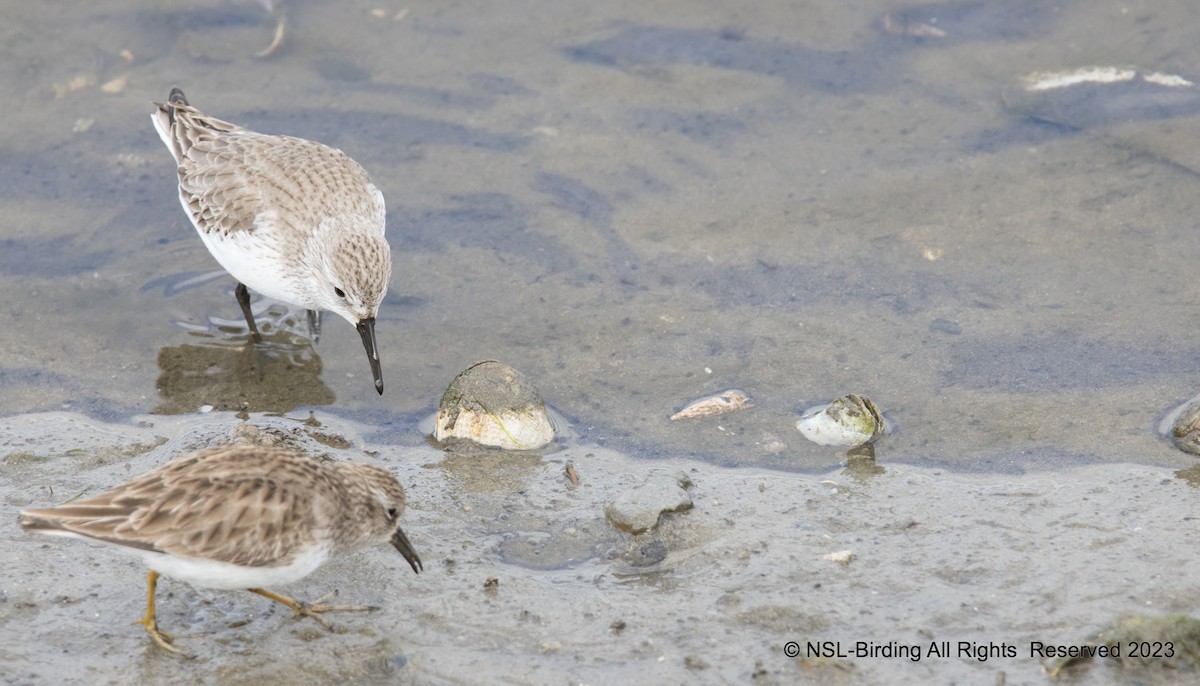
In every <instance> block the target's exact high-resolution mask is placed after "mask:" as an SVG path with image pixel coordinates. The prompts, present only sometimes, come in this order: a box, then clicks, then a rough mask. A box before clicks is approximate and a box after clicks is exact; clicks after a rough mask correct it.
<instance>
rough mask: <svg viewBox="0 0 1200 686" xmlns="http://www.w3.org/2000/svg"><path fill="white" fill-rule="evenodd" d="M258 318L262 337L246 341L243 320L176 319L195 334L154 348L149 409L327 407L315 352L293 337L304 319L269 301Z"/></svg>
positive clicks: (302, 328)
mask: <svg viewBox="0 0 1200 686" xmlns="http://www.w3.org/2000/svg"><path fill="white" fill-rule="evenodd" d="M265 314H266V316H265V317H264V318H263V319H260V320H259V329H260V331H261V332H262V337H263V342H262V343H261V344H259V345H254V344H253V343H251V341H250V333H249V331H248V330H247V329H246V326H245V323H244V322H242V321H240V320H238V321H233V320H221V319H215V318H210V320H209V325H208V326H197V325H194V324H182V323H181V324H180V325H181V326H183V327H184V328H186V329H188V331H189V333H190V334H191V335H192V336H194V337H195V338H196V339H198V340H197V342H195V343H184V344H182V345H175V346H167V347H165V348H162V349H161V350H159V352H158V368H159V375H158V381H157V384H156V385H157V386H158V392H159V394H160V396H161V398H162V402H161V403H160V404H159V405H158V407H156V408H154V410H153V412H154V413H155V414H186V413H191V412H197V411H199V410H200V409H201V408H205V409H207V408H208V407H211V408H212V409H213V410H228V411H246V412H290V411H291V410H294V409H295V408H297V407H303V406H312V405H329V404H332V403H333V402H334V400H335V399H336V396H335V395H334V393H333V391H332V390H330V388H329V387H328V386H326V385H325V384H324V383H323V382H322V381H321V379H320V376H321V369H322V364H321V358H320V356H319V355H317V353H316V351H314V350H313V347H312V342H311V341H310V340H309V339H308V337H307V336H303V335H301V334H300V333H299V332H300V331H305V330H306V329H305V327H306V326H307V324H306V322H305V320H302V319H301V318H298V317H297V316H296V315H295V313H293V312H291V311H289V310H287V309H285V308H281V307H271V308H270V309H268V310H267V312H266V313H265Z"/></svg>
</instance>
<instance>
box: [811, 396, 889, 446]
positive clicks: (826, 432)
mask: <svg viewBox="0 0 1200 686" xmlns="http://www.w3.org/2000/svg"><path fill="white" fill-rule="evenodd" d="M796 429H797V430H799V431H800V433H802V434H804V437H805V438H807V439H808V440H810V441H812V442H813V443H816V444H818V445H833V446H839V447H845V448H852V447H856V446H860V445H866V444H867V443H871V442H873V441H874V440H875V439H877V438H879V436H880V435H881V434H883V430H884V422H883V415H882V414H880V412H879V409H878V408H876V407H875V403H873V402H871V399H870V398H868V397H866V396H861V395H856V394H854V393H850V394H848V395H844V396H842V397H840V398H838V399H837V400H835V401H833V402H832V403H830V404H828V405H822V406H820V407H814V408H812V409H810V410H809V411H808V412H807V413H805V415H804V416H803V417H801V418H800V419H799V420H798V421H797V422H796Z"/></svg>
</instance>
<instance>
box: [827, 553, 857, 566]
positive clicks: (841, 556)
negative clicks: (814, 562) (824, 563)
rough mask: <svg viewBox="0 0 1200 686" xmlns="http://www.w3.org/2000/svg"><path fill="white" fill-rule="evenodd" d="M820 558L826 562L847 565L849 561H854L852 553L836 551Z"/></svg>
mask: <svg viewBox="0 0 1200 686" xmlns="http://www.w3.org/2000/svg"><path fill="white" fill-rule="evenodd" d="M822 557H824V558H825V559H826V560H829V561H830V562H837V563H839V564H843V565H848V564H850V561H851V560H853V559H854V551H852V550H838V551H836V552H832V553H829V554H827V555H823V556H822Z"/></svg>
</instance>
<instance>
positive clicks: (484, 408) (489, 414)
mask: <svg viewBox="0 0 1200 686" xmlns="http://www.w3.org/2000/svg"><path fill="white" fill-rule="evenodd" d="M433 437H434V438H435V439H436V440H437V441H438V442H439V443H442V444H445V445H453V444H454V443H455V442H458V441H469V442H471V443H474V444H478V445H483V446H488V447H494V448H503V449H505V450H534V449H537V448H541V447H543V446H545V445H547V444H549V443H550V442H551V441H553V440H554V425H553V424H552V423H551V421H550V416H549V414H548V413H547V412H546V405H545V403H543V402H542V396H541V394H540V393H538V390H537V388H536V387H535V386H534V385H533V384H531V383H529V382H528V381H527V380H526V379H525V378H524V377H523V376H522V375H521V374H520V373H519V372H517V370H515V369H513V368H512V367H509V366H508V365H506V364H503V363H500V362H496V361H495V360H487V361H484V362H477V363H475V364H473V365H471V366H470V367H468V368H467V369H466V370H464V371H462V372H461V373H460V374H459V375H458V376H456V377H454V380H453V381H451V382H450V385H449V386H448V387H447V388H446V392H445V393H444V394H443V395H442V402H441V403H440V404H439V405H438V411H437V419H436V424H435V425H434V432H433Z"/></svg>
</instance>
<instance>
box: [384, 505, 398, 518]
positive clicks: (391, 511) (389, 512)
mask: <svg viewBox="0 0 1200 686" xmlns="http://www.w3.org/2000/svg"><path fill="white" fill-rule="evenodd" d="M387 516H388V519H395V518H396V517H399V516H400V512H399V511H398V510H396V508H394V507H389V508H388V509H387Z"/></svg>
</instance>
